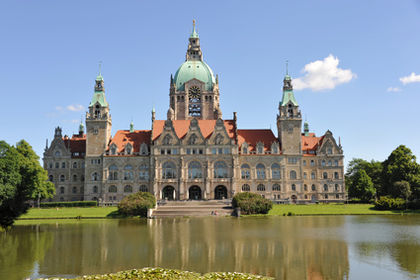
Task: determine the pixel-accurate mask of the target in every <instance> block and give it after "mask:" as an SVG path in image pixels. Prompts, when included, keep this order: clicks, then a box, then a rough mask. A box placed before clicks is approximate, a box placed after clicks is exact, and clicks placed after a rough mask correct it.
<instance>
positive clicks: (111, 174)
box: [108, 164, 118, 180]
mask: <svg viewBox="0 0 420 280" xmlns="http://www.w3.org/2000/svg"><path fill="white" fill-rule="evenodd" d="M108 180H118V167H117V166H116V165H115V164H113V165H111V166H110V167H109V168H108Z"/></svg>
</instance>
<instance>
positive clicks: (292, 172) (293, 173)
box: [290, 170, 297, 179]
mask: <svg viewBox="0 0 420 280" xmlns="http://www.w3.org/2000/svg"><path fill="white" fill-rule="evenodd" d="M296 178H297V176H296V171H294V170H291V171H290V179H296Z"/></svg>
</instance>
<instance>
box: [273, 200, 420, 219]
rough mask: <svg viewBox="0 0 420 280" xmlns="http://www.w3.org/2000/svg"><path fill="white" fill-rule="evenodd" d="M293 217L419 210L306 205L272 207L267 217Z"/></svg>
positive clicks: (411, 211)
mask: <svg viewBox="0 0 420 280" xmlns="http://www.w3.org/2000/svg"><path fill="white" fill-rule="evenodd" d="M289 212H290V213H292V214H293V215H308V216H310V215H392V214H401V213H411V214H415V213H417V214H420V210H407V211H396V210H385V211H379V210H374V209H373V205H372V204H335V203H330V204H307V205H294V204H291V205H278V204H275V205H273V209H271V210H270V212H268V215H269V216H283V215H284V214H286V215H287V214H288V213H289Z"/></svg>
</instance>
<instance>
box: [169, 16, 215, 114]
mask: <svg viewBox="0 0 420 280" xmlns="http://www.w3.org/2000/svg"><path fill="white" fill-rule="evenodd" d="M169 117H171V118H172V119H174V120H189V119H192V118H196V119H201V120H215V119H218V118H221V117H222V113H221V111H220V106H219V81H218V79H216V78H215V77H214V75H213V71H212V70H211V68H210V67H209V66H208V65H207V64H206V63H205V62H204V61H203V53H202V51H201V47H200V38H199V36H198V33H197V31H196V28H195V21H193V29H192V32H191V35H190V37H189V39H188V49H187V53H186V55H185V62H184V63H183V64H182V65H181V66H180V67H179V68H178V70H177V71H176V73H175V76H174V77H173V76H172V75H171V79H170V91H169V110H168V118H169Z"/></svg>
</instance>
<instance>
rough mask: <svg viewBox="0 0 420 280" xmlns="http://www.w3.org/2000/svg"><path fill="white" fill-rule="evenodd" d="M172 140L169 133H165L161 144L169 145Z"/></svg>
mask: <svg viewBox="0 0 420 280" xmlns="http://www.w3.org/2000/svg"><path fill="white" fill-rule="evenodd" d="M171 141H172V137H171V135H169V134H167V135H165V137H164V138H163V141H162V144H163V145H170V144H171Z"/></svg>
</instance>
